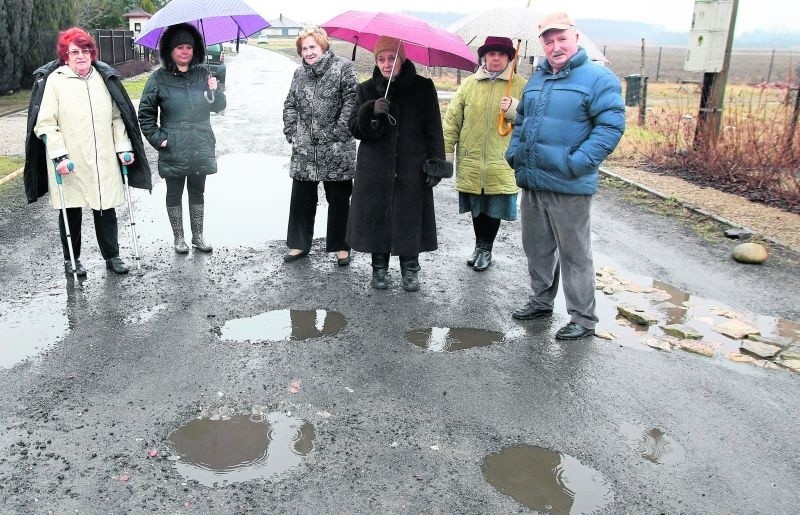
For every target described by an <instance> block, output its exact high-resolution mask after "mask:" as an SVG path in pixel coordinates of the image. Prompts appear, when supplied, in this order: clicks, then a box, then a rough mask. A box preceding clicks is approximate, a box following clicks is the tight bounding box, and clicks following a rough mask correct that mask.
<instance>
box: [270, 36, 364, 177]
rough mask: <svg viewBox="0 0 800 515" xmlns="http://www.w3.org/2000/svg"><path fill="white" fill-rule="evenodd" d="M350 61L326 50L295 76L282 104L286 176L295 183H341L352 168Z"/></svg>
mask: <svg viewBox="0 0 800 515" xmlns="http://www.w3.org/2000/svg"><path fill="white" fill-rule="evenodd" d="M357 86H358V79H357V78H356V70H355V67H354V66H353V63H352V62H350V61H348V60H347V59H344V58H342V57H337V56H335V55H334V54H333V52H331V51H330V50H328V51H326V52H325V53H324V54H322V56H321V57H320V58H319V60H318V61H317V62H315V63H314V64H308V63H306V62H305V61H303V64H302V65H301V66H300V67H299V68H298V69H297V70H295V72H294V76H293V77H292V86H291V88H289V94H288V95H286V101H285V102H284V103H283V133H284V134H285V135H286V140H287V141H289V143H291V144H292V162H291V167H290V169H289V175H290V176H291V177H292V179H295V180H298V181H344V180H350V179H352V178H353V175H354V174H355V169H356V142H355V140H354V139H353V136H352V134H350V129H349V128H348V126H347V119H348V118H349V117H350V111H351V110H352V109H353V105H354V104H355V99H356V87H357Z"/></svg>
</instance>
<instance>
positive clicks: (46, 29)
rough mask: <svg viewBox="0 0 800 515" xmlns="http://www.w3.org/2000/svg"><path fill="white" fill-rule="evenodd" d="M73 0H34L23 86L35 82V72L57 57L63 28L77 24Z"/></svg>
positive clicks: (28, 85)
mask: <svg viewBox="0 0 800 515" xmlns="http://www.w3.org/2000/svg"><path fill="white" fill-rule="evenodd" d="M73 12H74V7H73V3H72V2H65V1H64V0H33V16H32V20H31V30H30V36H29V38H28V51H27V53H26V55H25V61H24V67H23V69H24V72H23V75H22V79H21V86H22V87H30V86H31V84H32V83H33V82H32V81H33V76H32V74H33V72H34V70H36V68H38V67H39V66H41V65H43V64H45V63H47V62H49V61H51V60H53V59H55V58H56V48H55V47H56V40H57V38H58V33H59V31H61V30H64V29H67V28H69V27H71V26H73V25H74V24H75V20H74V15H73Z"/></svg>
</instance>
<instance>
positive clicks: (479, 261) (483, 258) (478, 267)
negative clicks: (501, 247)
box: [472, 241, 492, 272]
mask: <svg viewBox="0 0 800 515" xmlns="http://www.w3.org/2000/svg"><path fill="white" fill-rule="evenodd" d="M491 264H492V244H491V243H490V242H486V241H481V242H479V243H478V255H477V256H475V263H474V264H473V265H472V269H473V270H475V271H476V272H483V271H484V270H486V269H487V268H489V266H491Z"/></svg>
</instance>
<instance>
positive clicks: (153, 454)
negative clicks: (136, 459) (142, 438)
mask: <svg viewBox="0 0 800 515" xmlns="http://www.w3.org/2000/svg"><path fill="white" fill-rule="evenodd" d="M156 456H158V449H153V450H151V451H150V457H151V458H155V457H156Z"/></svg>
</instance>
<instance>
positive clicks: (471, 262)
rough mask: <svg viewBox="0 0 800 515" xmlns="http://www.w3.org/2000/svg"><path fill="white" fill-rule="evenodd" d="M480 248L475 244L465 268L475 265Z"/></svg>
mask: <svg viewBox="0 0 800 515" xmlns="http://www.w3.org/2000/svg"><path fill="white" fill-rule="evenodd" d="M480 250H481V248H480V247H479V246H478V244H477V243H475V250H473V251H472V255H471V256H470V257H469V258H468V259H467V266H472V265H474V264H475V260H476V259H478V253H479V252H480Z"/></svg>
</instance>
